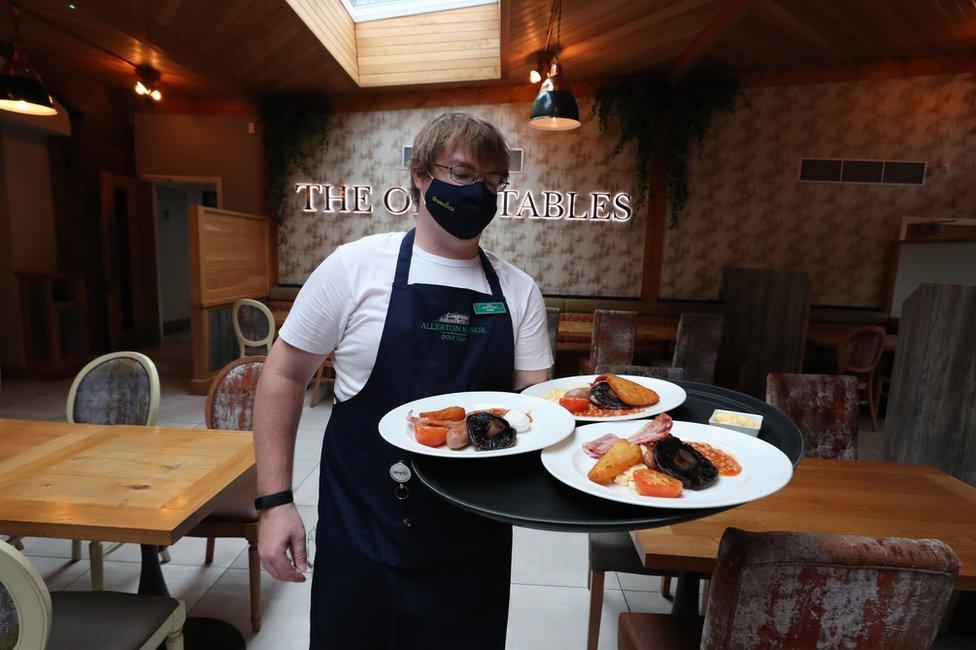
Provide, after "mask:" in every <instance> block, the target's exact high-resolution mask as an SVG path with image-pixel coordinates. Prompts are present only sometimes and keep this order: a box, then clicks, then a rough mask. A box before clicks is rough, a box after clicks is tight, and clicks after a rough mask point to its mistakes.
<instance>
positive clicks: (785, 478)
mask: <svg viewBox="0 0 976 650" xmlns="http://www.w3.org/2000/svg"><path fill="white" fill-rule="evenodd" d="M661 417H662V418H664V417H667V416H661ZM646 426H647V423H644V422H601V423H597V424H588V425H584V426H581V427H578V428H577V429H576V431H575V432H574V433H573V435H572V436H569V437H567V438H565V439H564V440H562V441H561V442H560V443H559V444H556V445H553V446H552V447H549V448H547V449H546V450H544V451H543V452H542V464H543V466H544V467H545V468H546V470H547V471H548V472H549V473H550V474H552V475H553V476H554V477H555V478H556V479H558V480H559V481H562V482H563V483H565V484H566V485H568V486H570V487H572V488H575V489H577V490H579V491H581V492H585V493H586V494H591V495H593V496H595V497H599V498H601V499H607V500H610V501H619V502H621V503H629V504H632V505H638V506H650V507H655V508H678V509H686V508H721V507H728V506H735V505H739V504H742V503H747V502H749V501H755V500H756V499H761V498H763V497H766V496H769V495H770V494H772V493H774V492H776V491H777V490H779V489H780V488H782V487H783V486H785V485H786V484H787V483H789V482H790V478H791V477H792V476H793V465H792V464H791V463H790V459H789V458H787V456H786V454H784V453H783V452H782V451H780V450H779V449H777V448H776V447H774V446H773V445H771V444H769V443H768V442H765V441H763V440H760V439H759V438H753V437H751V436H744V435H741V434H739V433H736V432H734V431H730V430H728V429H722V428H719V427H714V426H710V425H707V424H698V423H695V422H680V421H675V422H673V424H671V429H670V434H671V436H673V437H676V438H678V439H680V440H681V441H683V442H685V443H705V444H706V445H711V446H712V447H713V448H717V449H718V450H720V451H722V452H725V454H728V455H731V456H732V457H733V458H734V460H735V461H737V462H738V464H739V465H740V466H741V472H739V473H738V474H737V475H735V476H726V475H720V476H719V477H718V479H717V480H715V482H714V483H712V484H711V485H710V486H708V487H705V488H703V489H697V490H696V489H687V488H686V489H683V490H681V495H680V496H678V497H674V498H668V497H660V496H642V495H641V494H638V493H636V492H635V491H633V490H632V489H631V488H630V487H628V486H626V485H621V484H618V483H616V482H610V483H609V484H600V483H596V482H594V481H593V480H591V479H590V478H588V476H587V474H588V473H590V472H591V470H592V469H593V468H594V466H595V465H596V464H597V460H596V459H595V458H593V457H591V456H590V455H588V453H587V451H586V450H585V449H584V445H587V444H588V443H589V444H590V445H591V446H592V445H593V444H594V441H597V440H598V439H600V438H602V437H604V436H606V435H607V434H613V435H615V436H617V437H619V438H628V437H630V436H632V435H634V434H635V433H637V432H638V431H639V430H641V429H642V428H643V427H646ZM665 435H666V434H665ZM655 444H658V443H655Z"/></svg>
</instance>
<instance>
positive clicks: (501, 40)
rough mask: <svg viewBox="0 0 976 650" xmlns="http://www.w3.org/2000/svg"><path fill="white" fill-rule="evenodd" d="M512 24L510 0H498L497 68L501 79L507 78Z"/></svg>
mask: <svg viewBox="0 0 976 650" xmlns="http://www.w3.org/2000/svg"><path fill="white" fill-rule="evenodd" d="M511 25H512V0H498V44H499V47H498V63H499V67H498V70H499V72H500V74H499V76H500V77H501V78H502V79H507V78H508V55H509V49H508V48H509V41H510V37H509V33H510V31H511V29H510V28H511Z"/></svg>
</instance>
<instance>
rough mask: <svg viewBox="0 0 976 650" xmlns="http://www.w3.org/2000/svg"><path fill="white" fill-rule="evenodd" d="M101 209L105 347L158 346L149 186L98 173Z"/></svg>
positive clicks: (157, 314) (153, 229) (157, 306)
mask: <svg viewBox="0 0 976 650" xmlns="http://www.w3.org/2000/svg"><path fill="white" fill-rule="evenodd" d="M101 204H102V210H101V229H102V268H103V269H104V273H105V286H106V287H107V288H108V295H107V296H106V301H107V303H108V323H109V345H110V347H111V349H112V350H132V349H137V348H140V347H144V346H146V345H150V344H152V343H156V342H158V341H159V340H160V331H159V300H158V295H157V294H158V289H157V286H156V229H155V227H154V224H153V214H152V186H151V185H150V184H149V183H147V182H145V181H140V180H138V179H136V178H133V177H131V176H123V175H121V174H115V173H112V172H102V174H101Z"/></svg>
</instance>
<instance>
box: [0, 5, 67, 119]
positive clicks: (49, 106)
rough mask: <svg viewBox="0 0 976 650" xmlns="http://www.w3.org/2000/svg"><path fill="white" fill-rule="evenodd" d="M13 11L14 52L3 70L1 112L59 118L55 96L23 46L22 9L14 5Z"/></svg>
mask: <svg viewBox="0 0 976 650" xmlns="http://www.w3.org/2000/svg"><path fill="white" fill-rule="evenodd" d="M10 8H11V10H12V11H13V13H14V49H13V52H12V53H11V54H10V59H9V60H8V61H7V62H6V63H5V64H4V66H3V70H0V109H2V110H5V111H12V112H14V113H23V114H25V115H57V114H58V110H57V109H56V108H54V100H53V99H51V94H50V93H49V92H48V91H47V88H46V87H45V86H44V82H43V81H41V77H40V75H38V74H37V71H36V70H34V68H33V67H32V66H31V64H30V63H29V62H28V61H27V55H26V54H25V53H24V50H23V48H22V47H21V46H20V42H19V39H18V36H19V25H18V21H17V15H18V14H19V13H20V7H18V6H17V5H16V4H14V3H10Z"/></svg>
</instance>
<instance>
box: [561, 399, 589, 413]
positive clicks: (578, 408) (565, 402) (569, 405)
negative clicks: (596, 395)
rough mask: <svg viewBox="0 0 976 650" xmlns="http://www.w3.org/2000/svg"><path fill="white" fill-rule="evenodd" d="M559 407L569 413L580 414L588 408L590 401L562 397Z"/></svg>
mask: <svg viewBox="0 0 976 650" xmlns="http://www.w3.org/2000/svg"><path fill="white" fill-rule="evenodd" d="M559 405H560V406H561V407H563V408H564V409H566V410H567V411H569V412H570V413H582V412H583V411H585V410H586V409H588V408H590V400H588V399H586V398H583V397H563V398H562V399H560V400H559Z"/></svg>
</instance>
